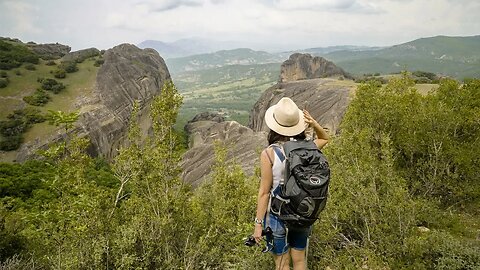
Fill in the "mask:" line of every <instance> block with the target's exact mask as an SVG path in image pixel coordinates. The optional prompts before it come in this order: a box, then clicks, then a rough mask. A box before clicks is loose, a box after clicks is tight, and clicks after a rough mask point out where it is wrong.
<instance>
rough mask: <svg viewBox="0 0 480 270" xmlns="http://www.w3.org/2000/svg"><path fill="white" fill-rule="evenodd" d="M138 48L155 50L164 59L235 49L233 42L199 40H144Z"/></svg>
mask: <svg viewBox="0 0 480 270" xmlns="http://www.w3.org/2000/svg"><path fill="white" fill-rule="evenodd" d="M138 47H139V48H142V49H145V48H152V49H155V50H156V51H157V52H158V53H159V54H160V55H161V56H162V57H163V58H164V59H168V58H174V57H185V56H190V55H196V54H204V53H212V52H215V51H219V50H225V49H233V48H236V47H237V46H235V43H234V42H227V41H213V40H208V39H201V38H186V39H179V40H176V41H174V42H162V41H158V40H145V41H142V42H140V43H139V44H138Z"/></svg>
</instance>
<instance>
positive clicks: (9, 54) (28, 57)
mask: <svg viewBox="0 0 480 270" xmlns="http://www.w3.org/2000/svg"><path fill="white" fill-rule="evenodd" d="M38 62H39V60H38V56H37V55H36V54H35V53H33V52H32V51H30V50H29V49H28V48H27V47H26V46H23V45H13V44H10V43H8V42H6V41H3V40H0V69H4V70H8V69H12V68H16V67H19V66H21V65H22V63H31V64H38Z"/></svg>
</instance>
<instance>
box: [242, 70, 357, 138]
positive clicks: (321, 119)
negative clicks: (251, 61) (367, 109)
mask: <svg viewBox="0 0 480 270" xmlns="http://www.w3.org/2000/svg"><path fill="white" fill-rule="evenodd" d="M354 88H355V84H354V83H353V82H350V81H337V80H334V79H311V80H303V81H296V82H287V83H278V84H276V85H274V86H272V87H271V88H269V89H267V90H265V92H263V94H262V96H261V97H260V98H259V99H258V101H257V102H256V103H255V105H254V106H253V109H252V111H251V113H250V121H249V125H248V126H249V127H250V128H251V129H252V130H254V131H268V130H269V129H268V127H267V126H266V124H265V121H264V117H265V112H266V111H267V109H268V108H269V107H270V106H272V105H274V104H276V103H277V102H278V101H279V100H280V99H281V98H282V97H289V98H291V99H292V100H293V101H294V102H295V103H296V104H297V106H298V107H299V108H300V109H307V110H308V111H309V112H310V114H311V115H312V116H313V117H314V118H315V119H316V120H317V121H318V123H320V124H321V125H322V126H323V127H324V128H327V129H328V130H329V132H330V133H331V134H335V133H337V131H338V127H339V125H340V121H341V120H342V118H343V115H344V114H345V111H346V109H347V106H348V104H349V102H350V94H351V92H352V91H353V89H354Z"/></svg>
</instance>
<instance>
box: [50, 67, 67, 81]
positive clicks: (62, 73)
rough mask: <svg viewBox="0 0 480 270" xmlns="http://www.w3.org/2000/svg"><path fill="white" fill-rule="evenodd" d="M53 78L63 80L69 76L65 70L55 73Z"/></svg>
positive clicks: (58, 70)
mask: <svg viewBox="0 0 480 270" xmlns="http://www.w3.org/2000/svg"><path fill="white" fill-rule="evenodd" d="M53 76H54V77H55V78H57V79H63V78H65V77H66V76H67V73H66V72H65V70H63V69H57V70H55V71H53Z"/></svg>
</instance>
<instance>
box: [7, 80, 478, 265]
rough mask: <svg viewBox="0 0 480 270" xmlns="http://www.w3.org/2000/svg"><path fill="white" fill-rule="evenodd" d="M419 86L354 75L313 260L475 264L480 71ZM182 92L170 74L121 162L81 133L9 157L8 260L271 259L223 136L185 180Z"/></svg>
mask: <svg viewBox="0 0 480 270" xmlns="http://www.w3.org/2000/svg"><path fill="white" fill-rule="evenodd" d="M413 86H414V84H413V82H412V81H411V80H410V79H409V78H408V77H406V76H404V77H402V78H399V79H396V80H393V81H391V82H390V83H389V84H388V85H387V86H385V87H382V86H381V85H379V84H376V83H374V82H372V83H369V84H363V85H361V86H360V87H359V89H358V91H357V94H356V96H355V98H354V100H353V101H352V103H351V105H350V107H349V109H348V112H347V114H346V116H345V119H344V121H343V123H342V133H341V135H340V136H339V137H337V138H334V139H333V141H332V142H331V143H330V144H329V146H328V147H327V148H326V149H325V153H326V155H327V157H328V159H329V163H330V164H331V169H332V182H331V188H330V197H329V202H328V203H327V208H326V210H325V211H324V212H323V213H322V217H321V220H320V221H319V222H318V223H316V225H315V228H314V232H313V234H312V237H311V240H310V248H309V252H308V256H309V257H308V263H309V269H325V268H326V267H329V268H330V269H363V268H364V269H478V268H479V267H480V245H479V243H478V240H477V239H476V238H477V237H478V230H479V229H480V222H479V218H478V217H479V216H480V215H479V212H478V209H479V206H480V194H479V190H478V188H476V184H477V181H478V172H477V170H476V168H477V167H478V166H479V165H480V164H479V162H480V158H479V157H478V153H479V152H480V145H479V140H478V138H479V137H480V124H479V122H478V119H480V115H479V113H480V110H479V109H480V104H479V103H478V102H479V100H480V97H479V96H478V94H479V93H480V81H479V80H472V81H470V82H469V83H467V84H464V85H459V84H458V83H457V82H455V81H451V80H444V81H442V82H441V85H440V88H439V90H438V91H435V92H432V93H430V94H428V95H420V94H419V93H417V91H416V90H415V88H414V87H413ZM181 101H182V98H181V96H180V95H179V94H178V92H177V91H176V88H175V86H174V85H173V84H171V83H169V84H167V85H165V87H164V88H163V89H162V95H160V96H159V97H157V98H156V99H155V101H154V102H153V104H152V107H151V118H152V121H153V123H154V125H153V134H152V135H151V136H149V138H148V140H147V141H146V142H144V143H141V142H140V137H141V136H140V134H139V130H140V129H139V127H138V124H137V123H136V122H135V121H133V122H132V123H131V125H130V129H129V130H130V131H129V139H130V144H129V145H128V146H127V147H125V148H123V149H121V150H120V154H119V155H118V157H117V158H116V160H115V162H113V163H112V164H107V163H105V162H104V161H102V160H96V159H92V158H90V157H88V156H87V155H86V154H85V149H86V147H87V145H88V142H87V141H85V140H83V139H78V138H70V139H69V140H66V141H65V142H63V143H60V144H57V145H55V146H52V147H51V148H50V149H49V150H47V151H45V153H44V156H45V159H44V160H42V161H30V162H27V163H25V164H23V165H19V164H15V165H11V164H0V176H1V177H0V236H1V237H0V241H1V245H0V266H1V267H12V266H17V267H29V268H30V269H37V268H38V269H84V268H88V269H131V268H137V269H271V268H272V265H273V262H272V259H271V257H270V256H269V255H267V254H262V253H261V252H260V248H258V247H254V248H249V247H246V246H244V245H243V238H244V237H246V236H247V235H248V234H250V233H251V232H252V230H253V217H254V209H255V196H256V190H257V186H258V180H257V179H258V175H257V177H254V178H248V177H246V176H245V175H244V173H243V172H242V170H241V168H239V167H238V166H236V165H235V164H232V163H229V162H227V161H226V159H225V157H226V152H225V151H226V148H225V146H222V145H217V146H216V162H215V165H214V167H213V173H212V174H211V176H210V178H209V180H208V181H207V182H205V183H204V184H203V185H202V186H200V187H199V188H198V189H195V190H191V189H190V188H189V186H187V185H186V184H184V183H182V181H181V179H180V173H181V171H180V169H179V167H178V161H179V158H180V153H181V151H182V145H181V144H180V143H179V138H178V136H177V134H176V133H175V131H174V129H173V125H174V122H175V119H176V118H177V113H178V110H179V108H180V105H181ZM135 113H136V110H134V113H133V116H132V119H135ZM59 123H60V122H59ZM63 124H65V125H67V123H66V122H65V123H63ZM60 125H62V123H60ZM40 179H41V180H40Z"/></svg>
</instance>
